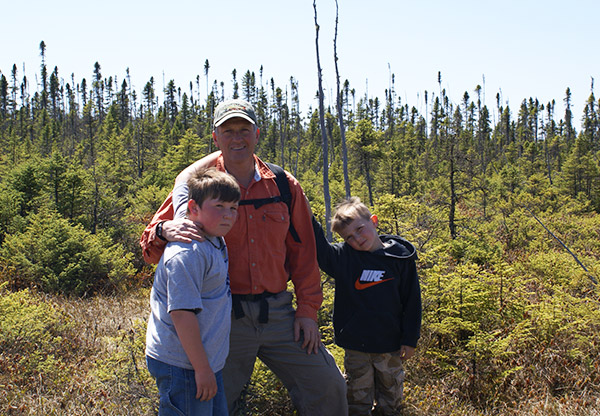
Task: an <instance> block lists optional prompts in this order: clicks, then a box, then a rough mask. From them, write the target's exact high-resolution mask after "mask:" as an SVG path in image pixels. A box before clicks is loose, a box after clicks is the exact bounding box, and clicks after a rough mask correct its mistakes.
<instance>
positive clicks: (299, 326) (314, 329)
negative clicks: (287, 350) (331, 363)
mask: <svg viewBox="0 0 600 416" xmlns="http://www.w3.org/2000/svg"><path fill="white" fill-rule="evenodd" d="M300 331H302V333H303V334H304V342H303V343H302V348H306V353H307V354H310V353H311V352H312V353H315V354H316V353H318V352H319V347H320V346H321V333H320V332H319V327H318V326H317V323H316V322H315V321H313V320H312V319H310V318H296V319H295V320H294V341H299V340H300Z"/></svg>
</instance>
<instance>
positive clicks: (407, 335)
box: [401, 259, 422, 348]
mask: <svg viewBox="0 0 600 416" xmlns="http://www.w3.org/2000/svg"><path fill="white" fill-rule="evenodd" d="M401 291H402V292H401V293H402V305H404V310H403V311H402V328H403V336H402V341H401V344H402V345H404V346H410V347H413V348H415V347H416V346H417V341H418V340H419V337H420V336H421V315H422V307H421V288H420V285H419V277H418V275H417V265H416V262H415V261H414V259H412V260H410V261H409V264H407V265H406V267H405V268H404V276H403V279H402V288H401Z"/></svg>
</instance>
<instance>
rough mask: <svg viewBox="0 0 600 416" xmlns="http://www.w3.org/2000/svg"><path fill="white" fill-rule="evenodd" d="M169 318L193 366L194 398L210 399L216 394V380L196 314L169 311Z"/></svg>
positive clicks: (185, 311) (184, 311) (183, 311)
mask: <svg viewBox="0 0 600 416" xmlns="http://www.w3.org/2000/svg"><path fill="white" fill-rule="evenodd" d="M171 319H172V320H173V324H174V325H175V330H176V331H177V335H178V336H179V340H180V341H181V345H182V346H183V349H184V350H185V353H186V354H187V357H188V359H189V360H190V362H191V363H192V367H194V377H195V379H196V399H200V400H203V401H206V400H210V399H212V398H213V397H215V395H216V394H217V380H216V378H215V374H214V373H213V370H212V368H210V364H209V363H208V357H207V356H206V351H205V350H204V345H203V344H202V336H201V335H200V326H199V325H198V320H197V319H196V314H195V313H194V312H192V311H188V310H175V311H171Z"/></svg>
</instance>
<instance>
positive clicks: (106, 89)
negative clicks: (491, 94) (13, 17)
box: [0, 42, 600, 414]
mask: <svg viewBox="0 0 600 416" xmlns="http://www.w3.org/2000/svg"><path fill="white" fill-rule="evenodd" d="M40 51H41V65H40V73H39V74H38V76H37V77H36V80H38V82H36V83H32V81H31V80H29V79H27V78H26V77H24V76H22V75H21V74H19V71H18V70H17V67H16V65H15V66H13V68H11V69H9V70H8V71H7V72H5V69H4V68H2V71H1V73H0V172H1V179H0V282H2V281H4V282H9V283H10V285H9V286H10V288H12V290H18V289H20V288H23V287H30V286H35V287H37V288H40V289H42V290H43V291H46V292H55V293H60V294H67V295H73V294H74V295H79V296H89V295H93V294H95V293H116V292H119V291H122V290H124V289H126V288H128V287H136V286H137V285H140V284H142V285H144V284H145V285H147V284H148V282H149V281H150V280H149V278H150V276H151V273H152V269H151V268H149V267H148V266H147V265H145V264H144V262H143V260H142V257H141V252H140V249H139V245H138V240H139V237H140V235H141V232H142V230H143V228H144V227H145V225H146V224H147V222H148V221H149V220H150V218H151V216H152V214H153V213H154V212H155V210H156V209H157V208H158V206H159V205H160V204H161V202H162V201H163V200H164V198H165V197H166V195H167V193H168V192H169V190H170V189H171V187H172V184H173V181H174V178H175V176H176V175H177V173H178V172H179V171H180V170H181V169H183V168H184V167H186V166H187V165H189V164H190V163H192V162H193V161H195V160H197V159H198V158H199V157H201V156H203V155H205V154H207V153H208V152H211V151H214V150H215V148H214V144H213V143H212V136H211V131H212V120H211V118H212V113H213V109H214V108H215V106H216V105H217V104H218V103H219V102H220V101H222V100H223V99H225V98H230V97H241V98H244V99H246V100H248V101H250V102H251V103H253V104H254V105H255V108H256V112H257V118H258V125H259V127H260V131H261V138H260V141H259V144H258V148H257V154H258V155H259V156H260V157H261V158H263V159H264V160H268V161H270V162H274V163H278V164H280V165H281V166H283V167H284V168H285V169H287V170H289V171H290V172H292V174H294V175H295V176H296V177H297V178H298V179H299V180H300V182H301V184H302V186H303V188H304V189H305V192H306V194H307V196H308V198H309V200H310V201H311V205H312V207H313V211H314V212H315V214H316V215H317V216H319V217H320V219H321V220H322V219H323V214H324V212H325V207H324V203H325V202H324V195H323V177H322V170H323V166H324V163H326V165H327V167H328V168H329V189H330V191H331V199H332V201H333V202H334V203H335V202H337V201H339V200H340V199H341V198H343V197H344V195H345V189H344V172H343V161H342V159H343V157H342V150H341V147H342V143H341V142H342V140H341V134H340V123H339V119H340V118H341V119H342V120H343V123H344V128H345V138H346V142H347V149H348V177H349V178H350V183H349V185H350V189H351V193H352V194H353V195H357V196H360V197H361V198H362V199H363V200H364V201H365V202H366V203H367V204H368V205H371V206H372V207H373V210H374V212H375V213H377V214H378V215H379V218H380V222H381V231H382V232H389V233H395V234H401V235H403V236H405V237H406V238H408V239H409V240H410V241H412V242H414V243H415V245H416V247H417V249H418V251H419V258H420V261H419V270H420V276H421V281H422V288H423V299H424V335H423V339H422V343H421V345H422V347H421V350H422V351H424V352H423V353H422V354H420V355H418V357H417V359H416V361H415V364H414V367H413V368H412V377H414V380H415V381H414V386H415V387H413V390H412V394H413V395H414V396H415V397H427V396H428V395H430V394H433V393H432V392H433V391H435V390H436V389H440V390H444V391H445V392H446V393H448V392H452V397H459V398H461V399H464V400H471V402H470V403H471V404H472V405H474V406H477V405H481V404H482V403H483V404H490V403H493V404H497V403H498V402H502V403H505V405H506V403H512V404H511V405H506V406H509V407H510V406H513V408H516V407H518V406H519V400H518V399H516V398H519V397H521V395H523V394H529V393H531V394H534V395H536V394H541V395H544V394H547V395H551V396H552V395H571V396H569V397H572V396H573V395H575V393H574V392H576V391H581V389H583V388H585V389H586V390H585V391H586V392H587V394H594V395H596V396H595V397H598V396H597V394H598V393H599V392H600V389H599V388H598V385H599V380H598V377H599V376H598V372H597V371H596V370H597V363H595V359H594V358H593V357H596V356H597V354H598V352H600V339H599V335H598V334H599V333H600V331H598V330H597V329H598V327H599V325H600V316H599V315H598V312H597V310H598V308H597V305H598V291H597V286H596V283H597V280H598V276H599V275H600V254H599V253H600V246H599V244H600V243H598V241H600V238H599V237H600V220H599V218H600V216H599V215H598V214H599V212H600V161H599V159H598V157H599V155H600V101H599V100H596V98H595V96H594V92H593V80H592V83H591V87H590V95H589V98H588V100H587V101H586V103H585V106H584V111H583V114H580V115H573V114H572V113H571V104H572V103H571V94H570V91H569V89H567V90H566V91H565V96H564V97H557V99H559V100H563V101H564V103H565V108H566V110H565V112H564V114H556V113H555V104H556V102H555V101H554V100H553V101H551V102H548V103H540V102H538V100H537V99H535V98H524V99H523V100H522V102H521V104H520V105H519V106H518V107H516V108H510V107H509V106H508V105H503V104H502V103H501V99H500V97H499V96H497V97H496V102H495V107H493V108H490V107H488V106H487V105H485V104H484V103H482V100H481V94H482V88H481V87H480V86H476V87H475V88H474V89H473V91H471V92H465V93H464V95H463V96H462V97H460V98H459V99H458V100H457V99H456V98H452V97H449V96H448V95H447V94H446V91H445V90H444V89H443V88H442V82H441V76H442V74H438V83H439V86H440V88H439V91H436V92H426V93H425V94H424V98H425V113H424V114H423V113H422V112H420V111H419V110H418V109H417V108H415V107H412V106H410V105H409V104H408V103H403V102H402V101H401V99H400V98H399V96H398V95H397V94H396V92H395V87H394V81H393V77H392V83H391V85H390V89H389V90H386V91H385V95H384V97H382V98H378V97H375V98H371V97H361V96H357V95H356V93H355V90H354V89H353V88H352V86H351V84H350V83H349V81H346V82H344V83H343V85H342V88H341V89H340V97H339V99H340V102H341V106H339V107H337V106H336V105H335V103H331V105H330V106H329V107H326V108H325V110H326V111H325V124H324V125H325V130H326V134H327V137H328V139H329V140H328V141H327V144H328V151H327V152H326V154H327V155H328V160H326V161H323V158H322V154H323V149H322V140H323V135H322V131H321V127H320V126H321V125H320V122H319V112H318V110H315V109H313V108H311V107H310V106H309V107H308V110H307V111H306V112H303V111H302V108H303V107H304V106H303V103H301V102H300V100H299V96H298V83H297V80H296V79H295V78H294V77H293V76H292V77H290V80H289V83H288V84H286V85H277V84H275V82H274V80H273V79H270V80H265V79H263V69H262V68H261V69H260V71H259V73H258V74H256V73H255V72H253V71H251V70H247V71H246V72H244V73H243V74H242V73H238V72H237V71H236V70H235V69H234V70H233V71H232V72H231V79H229V80H223V81H220V80H214V81H213V82H212V83H209V82H208V80H209V78H210V64H209V62H208V60H207V61H206V63H205V66H204V74H203V79H206V86H204V85H202V86H201V85H200V84H201V77H200V75H198V76H197V77H196V79H195V80H192V81H190V82H189V84H183V85H181V86H180V85H178V84H176V82H175V80H170V81H169V82H168V83H167V84H166V86H165V87H164V90H163V91H162V94H158V93H157V86H156V82H155V80H154V79H153V78H151V79H150V80H148V82H147V83H146V84H145V86H144V88H143V89H142V91H139V92H138V91H135V90H134V89H132V87H131V85H132V81H131V79H130V77H129V71H128V70H127V71H126V75H125V76H124V77H123V78H122V79H120V80H117V79H116V78H114V77H112V76H110V77H104V76H103V74H102V71H101V66H100V64H99V63H96V64H95V66H94V71H93V76H92V77H91V78H90V79H89V80H86V79H85V78H84V79H81V80H77V81H76V80H75V79H74V76H71V78H70V80H67V81H65V79H64V78H63V77H62V76H61V75H60V74H59V70H58V68H56V67H54V68H53V69H50V68H48V67H47V64H46V61H45V45H44V44H43V42H42V44H41V45H40ZM201 89H203V90H204V91H205V93H203V94H201V93H200V91H201ZM30 91H35V92H33V93H31V92H30ZM159 96H161V97H163V98H162V100H160V101H159ZM337 108H341V117H338V115H339V114H338V112H337ZM491 114H497V115H498V117H497V120H496V119H495V117H492V115H491ZM576 119H578V120H580V123H579V126H576V123H575V121H574V120H576ZM0 289H1V287H0ZM0 306H1V305H0ZM0 309H1V308H0ZM0 312H1V311H0ZM330 312H331V311H330V310H328V309H327V306H326V307H325V308H324V311H323V312H322V316H321V319H322V320H321V324H322V326H323V329H324V334H325V335H326V338H327V334H328V333H330V330H329V332H328V330H327V329H326V328H327V325H329V324H328V321H329V315H328V313H330ZM0 325H1V324H0ZM0 332H1V331H0ZM328 341H329V342H331V339H329V340H328ZM2 342H7V341H6V339H3V338H2V336H1V335H0V344H2ZM527 360H533V361H527ZM573 369H577V370H576V371H577V374H576V375H573V374H570V373H569V372H571V371H574V370H573ZM32 371H33V370H32ZM410 374H411V373H410V371H409V377H411V375H410ZM420 376H422V377H423V380H427V381H424V382H423V383H419V382H418V380H421V379H420V378H419V377H420ZM435 378H437V379H438V380H442V379H443V380H444V383H442V384H438V385H437V386H436V385H433V384H431V383H432V382H433V379H435ZM440 386H441V387H440ZM408 388H409V390H408V391H409V392H410V391H411V390H410V388H411V387H410V379H409V387H408ZM439 397H443V395H440V396H439ZM535 397H537V396H535ZM584 399H585V400H588V398H587V396H585V398H584ZM584 399H582V400H584ZM504 400H505V401H504ZM511 400H512V402H511ZM582 403H583V404H582V406H583V405H585V403H584V402H582ZM433 405H434V404H432V403H431V402H427V403H421V404H420V406H422V407H427V406H430V407H431V406H433ZM415 406H417V407H418V406H419V405H418V404H415ZM515 406H516V407H515ZM430 410H432V411H434V409H430ZM430 414H431V413H430Z"/></svg>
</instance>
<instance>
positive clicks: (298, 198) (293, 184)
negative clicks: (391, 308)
mask: <svg viewBox="0 0 600 416" xmlns="http://www.w3.org/2000/svg"><path fill="white" fill-rule="evenodd" d="M287 178H288V182H289V185H290V192H291V193H292V206H291V218H290V221H292V223H293V224H294V227H295V228H296V231H297V232H298V235H299V237H300V241H301V243H298V242H296V241H294V238H293V237H292V236H291V234H290V233H288V235H287V237H286V241H285V243H286V263H287V266H288V270H289V272H290V276H291V280H292V283H293V284H294V291H295V293H296V300H297V308H296V320H295V321H294V338H295V339H296V340H299V339H300V333H302V334H303V335H304V340H303V344H302V347H303V348H306V349H307V353H309V354H310V353H311V352H314V353H317V352H318V349H319V346H320V345H321V334H320V332H319V327H318V325H317V311H318V309H319V308H320V307H321V303H322V302H323V291H322V290H321V275H320V273H319V267H318V264H317V253H316V246H315V235H314V233H313V229H312V224H311V217H312V215H311V212H310V207H309V205H308V203H307V200H306V196H305V195H304V192H303V191H302V188H301V187H300V184H299V183H298V181H297V180H296V179H295V178H294V177H293V176H291V175H290V174H287Z"/></svg>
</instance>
